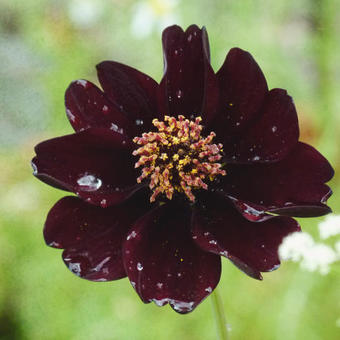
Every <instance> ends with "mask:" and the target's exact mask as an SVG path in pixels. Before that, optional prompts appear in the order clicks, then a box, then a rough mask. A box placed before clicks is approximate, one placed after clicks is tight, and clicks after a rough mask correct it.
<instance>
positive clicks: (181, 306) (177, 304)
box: [169, 299, 194, 313]
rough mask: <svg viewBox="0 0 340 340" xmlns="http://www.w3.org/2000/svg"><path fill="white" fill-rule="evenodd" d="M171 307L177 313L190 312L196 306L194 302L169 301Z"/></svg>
mask: <svg viewBox="0 0 340 340" xmlns="http://www.w3.org/2000/svg"><path fill="white" fill-rule="evenodd" d="M169 302H170V304H171V306H172V307H173V308H174V310H176V311H177V312H182V313H183V312H190V311H191V310H192V308H193V306H194V302H184V301H177V300H172V299H171V300H169Z"/></svg>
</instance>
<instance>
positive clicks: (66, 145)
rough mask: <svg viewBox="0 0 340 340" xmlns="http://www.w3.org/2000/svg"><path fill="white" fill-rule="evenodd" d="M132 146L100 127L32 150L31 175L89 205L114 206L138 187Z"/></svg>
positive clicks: (121, 137)
mask: <svg viewBox="0 0 340 340" xmlns="http://www.w3.org/2000/svg"><path fill="white" fill-rule="evenodd" d="M133 147H134V145H133V144H132V142H131V141H130V139H128V138H127V137H126V136H124V135H122V134H120V133H118V132H114V131H110V130H108V129H99V128H91V129H87V130H84V131H82V132H79V133H76V134H71V135H66V136H63V137H58V138H54V139H50V140H47V141H44V142H42V143H40V144H38V145H37V146H36V147H35V151H36V154H37V156H36V157H35V158H33V160H32V166H33V167H34V175H35V176H36V177H37V178H39V179H40V180H42V181H43V182H46V183H47V184H49V185H52V186H55V187H57V188H61V189H64V190H67V191H73V192H74V193H76V194H77V195H78V196H80V197H82V198H83V199H86V200H87V201H88V202H89V203H93V204H96V205H102V206H109V205H113V204H117V203H119V202H121V201H122V200H124V199H126V198H128V197H129V196H130V195H131V194H132V193H134V192H135V191H136V190H138V189H139V187H140V186H138V185H137V183H136V173H135V170H134V159H133V157H132V154H131V150H132V149H133Z"/></svg>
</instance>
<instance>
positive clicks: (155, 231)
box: [123, 203, 221, 313]
mask: <svg viewBox="0 0 340 340" xmlns="http://www.w3.org/2000/svg"><path fill="white" fill-rule="evenodd" d="M190 210H191V209H189V208H184V207H180V206H175V205H174V204H172V203H167V204H166V205H163V206H160V207H158V208H156V209H154V210H152V211H151V212H150V213H148V214H146V215H145V216H143V217H142V218H140V219H139V220H138V221H137V222H136V223H135V224H134V226H133V227H132V229H131V231H130V233H129V235H128V237H127V240H126V242H125V244H124V248H123V249H124V250H123V257H124V264H125V269H126V272H127V274H128V277H129V279H130V281H131V284H132V285H133V287H134V288H135V290H136V291H137V293H138V294H139V296H140V298H141V299H142V300H143V301H144V302H145V303H148V302H151V301H154V302H155V303H156V304H157V305H159V306H163V305H165V304H166V303H169V304H170V305H171V307H172V308H173V309H174V310H175V311H176V312H179V313H187V312H190V311H192V310H193V309H194V308H195V307H196V306H197V305H198V304H199V303H200V302H201V301H202V300H203V299H204V298H205V297H207V296H208V295H209V294H210V293H211V292H212V290H213V289H214V288H215V287H216V285H217V284H218V281H219V279H220V272H221V263H220V258H219V256H217V255H214V254H210V253H207V252H204V251H202V250H201V249H200V248H199V247H198V246H197V245H196V244H195V243H194V242H193V241H192V239H191V235H190V216H191V213H190Z"/></svg>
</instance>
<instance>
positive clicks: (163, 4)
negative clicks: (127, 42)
mask: <svg viewBox="0 0 340 340" xmlns="http://www.w3.org/2000/svg"><path fill="white" fill-rule="evenodd" d="M178 3H179V0H144V1H139V2H138V3H137V4H136V5H135V7H134V14H133V18H132V22H131V31H132V34H133V35H134V36H135V37H136V38H144V37H146V36H148V35H150V34H151V33H152V32H153V31H159V32H160V31H162V30H163V29H164V28H165V27H167V26H170V25H173V24H174V23H178V21H179V20H178V18H177V16H176V14H175V9H176V7H177V5H178Z"/></svg>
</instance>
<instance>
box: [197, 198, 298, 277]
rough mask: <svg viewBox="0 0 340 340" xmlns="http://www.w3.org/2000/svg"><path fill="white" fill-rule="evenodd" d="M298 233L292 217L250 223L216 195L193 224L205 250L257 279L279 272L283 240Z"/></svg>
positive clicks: (198, 207)
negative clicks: (291, 234) (280, 249)
mask: <svg viewBox="0 0 340 340" xmlns="http://www.w3.org/2000/svg"><path fill="white" fill-rule="evenodd" d="M299 230H300V227H299V225H298V223H297V222H296V221H295V220H293V219H292V218H290V217H282V216H280V217H275V218H272V219H270V220H267V221H265V222H260V223H253V222H249V221H248V220H246V219H245V218H243V217H242V215H240V214H239V213H238V212H237V210H236V209H234V207H233V206H231V205H230V203H228V201H227V200H225V199H222V198H221V197H218V196H217V195H214V196H213V195H210V196H209V199H207V202H206V203H205V204H204V206H203V205H202V206H198V205H196V207H195V210H194V215H193V221H192V234H193V239H194V240H195V242H196V243H197V244H198V245H199V246H200V247H201V248H202V249H203V250H205V251H209V252H212V253H214V254H220V255H223V256H225V257H226V258H228V259H230V260H231V261H232V262H233V263H234V264H235V265H236V266H237V267H238V268H240V269H241V270H242V271H244V272H245V273H246V274H248V275H249V276H251V277H253V278H255V279H262V277H261V274H260V272H268V271H272V270H274V269H277V268H278V266H279V264H280V260H279V257H278V247H279V245H280V244H281V241H282V239H283V238H284V237H285V236H287V235H288V234H289V233H292V232H295V231H299Z"/></svg>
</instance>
